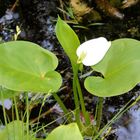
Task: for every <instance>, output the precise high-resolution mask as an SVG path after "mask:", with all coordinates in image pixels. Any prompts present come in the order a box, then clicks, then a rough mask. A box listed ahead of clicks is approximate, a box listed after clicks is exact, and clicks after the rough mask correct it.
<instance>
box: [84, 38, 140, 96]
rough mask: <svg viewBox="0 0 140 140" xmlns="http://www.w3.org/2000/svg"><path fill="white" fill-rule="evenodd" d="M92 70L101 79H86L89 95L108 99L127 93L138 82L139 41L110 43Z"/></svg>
mask: <svg viewBox="0 0 140 140" xmlns="http://www.w3.org/2000/svg"><path fill="white" fill-rule="evenodd" d="M91 59H92V58H91ZM92 68H93V69H94V70H95V71H98V72H100V73H102V75H103V77H99V76H97V77H95V76H89V77H87V78H86V80H85V88H86V89H87V90H88V91H89V92H90V93H91V94H94V95H96V96H100V97H110V96H117V95H121V94H124V93H126V92H128V91H129V90H131V89H132V88H134V87H135V86H136V84H137V83H139V82H140V74H139V71H140V41H138V40H135V39H128V38H124V39H117V40H114V41H112V42H111V47H110V49H109V50H108V52H107V53H106V55H105V57H104V58H103V59H102V61H100V62H99V63H97V64H96V65H94V66H92Z"/></svg>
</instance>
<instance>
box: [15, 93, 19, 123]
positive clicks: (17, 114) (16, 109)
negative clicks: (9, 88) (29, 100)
mask: <svg viewBox="0 0 140 140" xmlns="http://www.w3.org/2000/svg"><path fill="white" fill-rule="evenodd" d="M14 104H15V111H16V119H17V120H18V121H19V113H18V108H17V102H16V97H15V96H14Z"/></svg>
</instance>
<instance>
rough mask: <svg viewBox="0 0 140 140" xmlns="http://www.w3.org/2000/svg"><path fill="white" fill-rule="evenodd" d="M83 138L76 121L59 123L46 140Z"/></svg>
mask: <svg viewBox="0 0 140 140" xmlns="http://www.w3.org/2000/svg"><path fill="white" fill-rule="evenodd" d="M60 139H61V140H83V138H82V135H81V133H80V130H79V128H78V126H77V124H76V123H71V124H69V125H61V126H59V127H57V128H55V129H54V130H53V131H52V132H51V133H50V134H49V135H48V137H47V138H46V140H60Z"/></svg>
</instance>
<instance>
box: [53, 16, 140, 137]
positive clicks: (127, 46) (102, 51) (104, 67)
mask: <svg viewBox="0 0 140 140" xmlns="http://www.w3.org/2000/svg"><path fill="white" fill-rule="evenodd" d="M56 35H57V38H58V40H59V42H60V44H61V46H62V47H63V49H64V51H65V52H66V54H67V55H68V57H69V59H70V61H71V65H72V68H73V75H74V76H73V93H74V101H75V110H76V111H75V117H76V122H77V124H78V126H79V128H80V129H81V130H82V129H83V128H82V127H83V124H82V126H81V120H80V112H81V111H82V113H83V115H84V118H85V124H84V125H85V126H86V127H88V126H89V125H90V124H91V123H90V119H89V113H88V112H87V111H86V108H85V104H84V100H83V93H82V90H81V87H80V82H79V77H78V70H79V67H80V65H82V63H83V64H84V65H86V66H91V68H92V69H93V70H95V71H97V72H100V73H101V75H102V76H98V77H96V76H88V77H87V78H86V80H85V83H84V85H85V88H86V89H87V90H88V91H89V92H90V93H91V94H93V95H96V96H98V97H99V103H98V105H97V111H96V114H95V122H96V125H95V126H93V128H92V129H93V130H92V136H94V135H96V134H97V131H99V130H100V124H101V117H102V107H103V97H110V96H117V95H121V94H124V93H125V92H127V91H129V90H131V89H132V88H133V87H134V86H135V85H136V84H137V83H139V82H140V75H138V71H139V69H140V68H139V66H140V64H139V63H140V55H139V52H140V41H137V40H134V39H128V38H124V39H117V40H114V41H112V42H110V41H109V42H108V41H107V40H106V39H105V38H103V37H101V38H98V39H93V40H91V41H87V42H85V43H83V44H82V45H80V43H79V42H80V41H79V39H78V37H77V35H76V34H75V33H74V31H73V30H72V29H71V28H70V26H69V25H67V24H66V23H65V22H64V21H63V20H61V19H60V18H58V21H57V24H56ZM76 53H77V55H76ZM79 63H80V64H79ZM80 109H81V111H80ZM87 131H89V129H87ZM85 133H86V132H85Z"/></svg>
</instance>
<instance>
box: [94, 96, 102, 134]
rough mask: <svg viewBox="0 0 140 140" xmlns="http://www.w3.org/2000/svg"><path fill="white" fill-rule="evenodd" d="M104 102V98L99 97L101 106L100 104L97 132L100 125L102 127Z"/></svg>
mask: <svg viewBox="0 0 140 140" xmlns="http://www.w3.org/2000/svg"><path fill="white" fill-rule="evenodd" d="M103 101H104V98H102V97H99V104H98V108H97V122H96V128H97V131H98V130H99V129H100V125H101V120H102V110H103Z"/></svg>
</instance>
